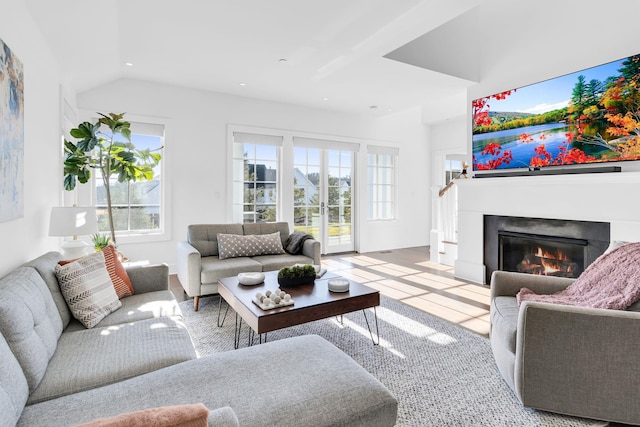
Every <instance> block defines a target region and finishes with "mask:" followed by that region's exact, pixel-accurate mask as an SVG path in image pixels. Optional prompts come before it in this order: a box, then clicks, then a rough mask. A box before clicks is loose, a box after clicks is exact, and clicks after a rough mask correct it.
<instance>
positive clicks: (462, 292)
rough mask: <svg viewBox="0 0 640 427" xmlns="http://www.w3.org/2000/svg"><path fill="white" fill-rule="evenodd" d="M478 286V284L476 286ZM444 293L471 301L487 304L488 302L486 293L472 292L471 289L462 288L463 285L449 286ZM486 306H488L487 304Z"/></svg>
mask: <svg viewBox="0 0 640 427" xmlns="http://www.w3.org/2000/svg"><path fill="white" fill-rule="evenodd" d="M477 287H480V286H477ZM445 292H446V293H448V294H452V295H456V296H459V297H462V298H464V299H468V300H471V301H476V302H479V303H483V304H487V303H488V302H489V299H488V298H489V297H488V295H483V294H481V293H478V292H474V291H473V290H472V289H468V288H464V287H463V286H456V287H451V288H448V289H447V290H445ZM487 308H489V306H488V305H487Z"/></svg>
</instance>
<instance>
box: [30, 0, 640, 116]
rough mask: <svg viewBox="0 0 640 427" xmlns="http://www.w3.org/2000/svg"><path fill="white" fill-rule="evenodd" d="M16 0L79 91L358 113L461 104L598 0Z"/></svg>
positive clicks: (459, 110)
mask: <svg viewBox="0 0 640 427" xmlns="http://www.w3.org/2000/svg"><path fill="white" fill-rule="evenodd" d="M23 1H25V3H26V4H27V6H28V8H29V10H30V12H31V14H32V16H33V19H34V20H35V22H36V23H37V25H38V27H39V28H40V29H41V31H42V34H43V35H44V38H45V39H46V40H47V41H48V42H49V43H50V46H51V49H52V51H53V52H54V54H55V55H56V57H57V58H58V60H59V62H60V67H61V69H62V71H63V76H64V79H65V84H66V85H68V86H69V87H70V88H72V89H73V90H74V91H76V92H78V93H81V92H83V91H86V90H90V89H92V88H96V87H99V86H101V85H104V84H106V83H109V82H112V81H114V80H117V79H121V78H131V79H140V80H146V81H153V82H160V83H166V84H172V85H178V86H184V87H189V88H195V89H199V90H206V91H215V92H222V93H228V94H234V95H239V96H245V97H251V98H257V99H266V100H272V101H277V102H285V103H291V104H296V105H303V106H308V107H315V108H323V109H331V110H337V111H344V112H350V113H361V114H376V115H380V114H389V113H390V112H395V111H400V110H404V109H408V108H412V107H415V106H420V105H424V104H426V103H429V102H431V103H433V101H440V100H441V101H442V102H438V110H439V111H438V114H439V115H441V116H443V117H445V116H447V115H449V116H453V115H459V114H464V113H465V108H466V107H465V102H466V98H465V97H466V91H467V89H468V88H469V87H471V86H473V85H474V84H476V83H478V82H480V81H482V80H483V79H485V78H486V76H487V75H488V74H490V73H492V72H494V71H495V70H494V69H492V67H498V66H501V64H504V63H506V61H507V60H509V61H511V63H513V61H518V60H520V59H521V58H527V55H529V53H528V52H531V50H532V49H533V50H535V49H539V50H540V52H545V53H546V54H551V55H553V52H550V51H549V47H550V46H549V45H548V44H549V42H550V41H553V40H555V39H557V38H558V36H559V33H560V32H562V31H565V32H567V34H571V33H569V31H571V29H570V28H567V25H568V24H569V23H567V15H568V14H570V15H571V16H575V15H576V14H578V17H580V14H581V13H583V14H587V12H586V11H584V9H587V8H589V7H591V6H589V3H593V4H592V6H594V7H595V6H596V5H597V7H601V6H602V3H601V2H595V1H591V0H563V1H560V2H558V1H557V0H555V1H551V0H538V2H534V3H531V2H524V1H520V0H322V1H311V0H179V1H178V0H100V1H98V0H55V1H51V0H23ZM622 2H623V3H627V4H628V5H634V6H633V7H635V8H636V9H637V8H638V7H637V6H635V4H636V3H637V4H640V2H637V0H624V1H622ZM634 2H635V3H634ZM554 11H558V12H557V13H554ZM585 16H595V15H593V13H591V15H585ZM589 31H591V30H589ZM545 44H547V45H546V46H545ZM563 46H564V47H566V46H567V45H566V44H565V45H563ZM551 47H555V46H551ZM543 49H546V50H543ZM575 52H579V49H578V51H575ZM568 54H569V55H571V51H568ZM564 57H565V58H566V53H565V56H564ZM611 59H616V58H615V57H614V58H611ZM127 63H129V64H132V65H126V64H127ZM591 65H593V64H591ZM528 66H543V65H541V64H537V63H530V64H528ZM514 70H515V69H514ZM446 99H449V100H450V99H459V100H463V102H457V103H451V102H446V101H445V100H446ZM372 107H376V108H372Z"/></svg>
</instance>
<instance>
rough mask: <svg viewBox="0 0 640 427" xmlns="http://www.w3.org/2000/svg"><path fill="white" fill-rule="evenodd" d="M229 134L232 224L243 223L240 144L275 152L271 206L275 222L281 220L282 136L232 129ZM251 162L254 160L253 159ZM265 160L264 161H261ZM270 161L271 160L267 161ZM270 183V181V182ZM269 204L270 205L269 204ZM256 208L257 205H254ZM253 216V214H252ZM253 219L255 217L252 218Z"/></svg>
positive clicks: (242, 160)
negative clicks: (269, 149)
mask: <svg viewBox="0 0 640 427" xmlns="http://www.w3.org/2000/svg"><path fill="white" fill-rule="evenodd" d="M230 134H231V153H232V154H231V168H230V169H231V174H232V179H231V186H232V188H231V206H232V212H231V216H232V222H234V223H245V222H244V219H245V218H244V215H245V214H244V212H245V211H244V205H245V204H246V203H245V201H244V184H245V183H246V181H245V179H244V150H242V153H241V152H240V151H238V148H239V146H240V144H252V145H256V146H271V147H275V150H276V159H275V162H276V177H275V189H276V200H275V203H273V205H275V209H276V217H275V219H274V220H275V221H280V220H281V218H282V213H281V210H282V197H281V192H282V172H281V170H282V142H283V139H284V138H283V137H282V135H277V134H272V133H270V132H263V131H251V132H249V131H246V130H239V129H233V130H231V132H230ZM253 160H256V159H255V157H254V158H253ZM263 160H266V159H263ZM269 161H272V160H269ZM240 162H241V164H242V168H238V169H237V170H236V166H238V165H240ZM270 182H271V181H270ZM254 204H255V203H254ZM269 204H271V203H269ZM255 205H256V206H257V204H255ZM254 215H255V212H254ZM254 218H255V217H254Z"/></svg>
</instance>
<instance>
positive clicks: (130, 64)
mask: <svg viewBox="0 0 640 427" xmlns="http://www.w3.org/2000/svg"><path fill="white" fill-rule="evenodd" d="M124 65H126V66H127V67H133V62H125V63H124Z"/></svg>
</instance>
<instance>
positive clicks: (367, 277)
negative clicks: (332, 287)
mask: <svg viewBox="0 0 640 427" xmlns="http://www.w3.org/2000/svg"><path fill="white" fill-rule="evenodd" d="M336 274H339V275H340V276H342V277H344V278H346V279H350V280H355V281H356V282H360V283H367V282H371V281H374V280H381V279H384V276H380V275H379V274H375V273H371V272H369V271H365V270H361V269H359V268H349V269H345V270H341V271H339V272H336Z"/></svg>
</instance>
